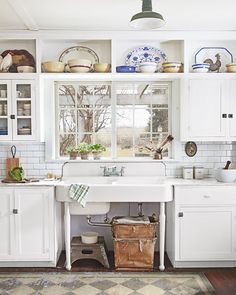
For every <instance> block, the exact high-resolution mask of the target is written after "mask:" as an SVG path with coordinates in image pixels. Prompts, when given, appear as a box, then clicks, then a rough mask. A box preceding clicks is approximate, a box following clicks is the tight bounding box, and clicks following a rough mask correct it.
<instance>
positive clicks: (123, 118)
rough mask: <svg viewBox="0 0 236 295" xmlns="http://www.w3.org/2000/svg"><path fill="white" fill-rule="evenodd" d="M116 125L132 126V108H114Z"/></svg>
mask: <svg viewBox="0 0 236 295" xmlns="http://www.w3.org/2000/svg"><path fill="white" fill-rule="evenodd" d="M116 125H117V127H119V128H124V129H125V128H132V127H133V109H132V108H127V107H121V106H119V107H118V108H117V110H116Z"/></svg>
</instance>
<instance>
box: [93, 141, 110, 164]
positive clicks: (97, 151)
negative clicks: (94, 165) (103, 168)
mask: <svg viewBox="0 0 236 295" xmlns="http://www.w3.org/2000/svg"><path fill="white" fill-rule="evenodd" d="M90 149H91V152H92V154H93V159H94V160H100V158H101V154H102V152H105V150H106V148H105V146H103V145H102V144H100V143H96V144H94V145H91V146H90Z"/></svg>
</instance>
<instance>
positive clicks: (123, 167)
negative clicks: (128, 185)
mask: <svg viewBox="0 0 236 295" xmlns="http://www.w3.org/2000/svg"><path fill="white" fill-rule="evenodd" d="M124 171H125V166H121V168H120V176H124Z"/></svg>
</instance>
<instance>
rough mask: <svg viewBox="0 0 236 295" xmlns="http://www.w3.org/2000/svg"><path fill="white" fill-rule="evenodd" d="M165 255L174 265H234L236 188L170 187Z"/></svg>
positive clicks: (235, 248) (235, 250)
mask: <svg viewBox="0 0 236 295" xmlns="http://www.w3.org/2000/svg"><path fill="white" fill-rule="evenodd" d="M174 192H175V196H174V201H173V202H172V203H171V204H168V206H167V254H168V256H169V258H170V260H171V262H172V264H173V265H174V266H175V267H178V266H179V267H185V266H186V267H198V266H202V267H204V266H209V267H210V266H236V198H235V196H236V187H233V186H232V187H230V186H227V187H225V186H208V187H206V186H205V187H203V186H200V187H194V186H192V187H189V186H188V187H184V186H179V187H175V189H174Z"/></svg>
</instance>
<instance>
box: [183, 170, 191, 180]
mask: <svg viewBox="0 0 236 295" xmlns="http://www.w3.org/2000/svg"><path fill="white" fill-rule="evenodd" d="M183 178H184V179H193V167H183Z"/></svg>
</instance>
